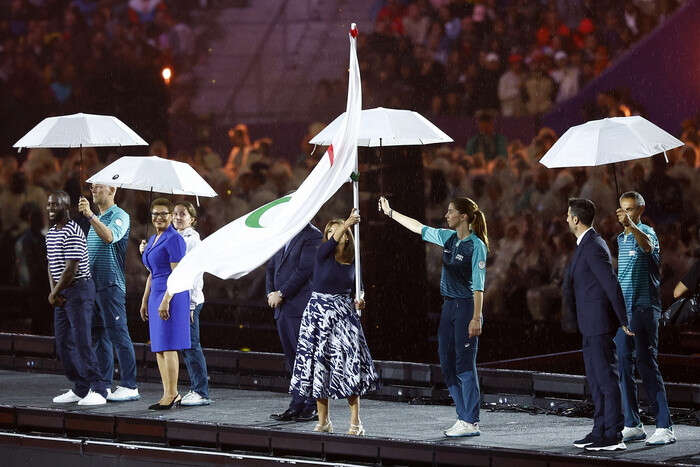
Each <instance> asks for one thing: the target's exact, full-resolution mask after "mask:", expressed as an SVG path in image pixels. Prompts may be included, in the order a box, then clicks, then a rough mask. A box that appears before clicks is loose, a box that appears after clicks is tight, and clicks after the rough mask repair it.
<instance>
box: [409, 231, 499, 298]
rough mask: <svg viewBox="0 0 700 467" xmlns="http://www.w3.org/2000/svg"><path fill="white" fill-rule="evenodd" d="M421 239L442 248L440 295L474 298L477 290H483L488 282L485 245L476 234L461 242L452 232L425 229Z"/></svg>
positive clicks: (455, 233) (454, 232)
mask: <svg viewBox="0 0 700 467" xmlns="http://www.w3.org/2000/svg"><path fill="white" fill-rule="evenodd" d="M421 237H422V238H423V240H425V241H426V242H430V243H434V244H436V245H440V246H441V247H443V250H442V274H441V276H440V294H441V295H442V296H443V297H449V298H473V297H474V291H475V290H480V291H483V290H484V282H485V281H486V253H487V251H486V244H485V243H484V242H483V241H482V240H481V239H480V238H479V237H478V236H477V235H476V234H474V233H473V232H472V233H471V234H469V235H468V236H466V237H464V238H463V239H462V240H459V239H458V238H457V232H456V231H455V230H451V229H436V228H433V227H427V226H424V227H423V229H422V230H421Z"/></svg>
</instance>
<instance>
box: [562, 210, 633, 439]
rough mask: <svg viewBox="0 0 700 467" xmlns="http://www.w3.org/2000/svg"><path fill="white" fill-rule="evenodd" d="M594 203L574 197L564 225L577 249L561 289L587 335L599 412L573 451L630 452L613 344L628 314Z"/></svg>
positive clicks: (588, 368)
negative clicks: (597, 228)
mask: <svg viewBox="0 0 700 467" xmlns="http://www.w3.org/2000/svg"><path fill="white" fill-rule="evenodd" d="M594 217H595V204H593V202H592V201H591V200H588V199H582V198H572V199H570V200H569V210H568V213H567V216H566V222H567V224H569V229H570V230H571V233H573V234H574V235H575V236H576V238H577V240H576V242H577V244H578V247H577V248H576V251H575V252H574V255H573V258H572V259H571V262H570V263H569V267H568V269H567V274H566V277H565V278H564V283H563V285H562V289H563V290H562V292H563V298H564V303H565V305H566V307H567V308H568V311H569V312H570V313H571V314H574V313H575V315H576V320H577V322H578V329H579V331H581V334H582V335H583V362H584V366H585V369H586V380H587V381H588V386H589V389H590V391H591V396H592V397H593V405H594V406H595V411H594V415H593V430H592V431H591V432H590V433H589V434H588V435H586V437H584V438H583V439H580V440H578V441H574V446H576V447H579V448H586V449H587V450H591V451H601V450H605V451H614V450H617V449H626V448H627V447H626V446H625V443H624V442H623V441H622V428H623V427H624V417H623V415H622V402H621V396H620V383H619V376H618V372H617V353H616V350H615V343H614V341H613V339H614V337H615V334H616V333H617V330H618V328H620V326H622V329H623V331H624V332H625V333H626V334H629V335H633V334H632V332H630V330H629V329H628V328H627V313H626V311H625V301H624V298H623V296H622V290H621V289H620V284H619V283H618V281H617V277H616V276H615V273H614V272H613V269H612V260H611V258H610V250H609V249H608V246H607V245H606V244H605V241H604V240H603V239H602V238H601V237H600V235H598V233H597V232H596V231H595V230H593V228H592V227H591V225H593V218H594Z"/></svg>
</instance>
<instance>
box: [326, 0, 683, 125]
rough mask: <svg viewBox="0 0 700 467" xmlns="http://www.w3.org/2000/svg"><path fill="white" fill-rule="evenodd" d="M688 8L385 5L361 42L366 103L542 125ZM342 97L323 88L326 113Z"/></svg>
mask: <svg viewBox="0 0 700 467" xmlns="http://www.w3.org/2000/svg"><path fill="white" fill-rule="evenodd" d="M682 3H683V2H682V0H539V1H535V0H475V1H467V0H377V2H376V8H375V11H376V23H375V27H374V31H373V32H372V33H371V34H360V36H359V39H358V41H359V43H358V48H359V50H360V57H361V60H360V68H361V71H362V77H363V101H364V104H365V106H366V107H368V108H371V107H378V106H384V107H393V108H411V109H414V110H417V111H419V112H421V113H423V114H424V115H425V116H427V117H428V118H430V117H436V116H441V115H450V116H452V115H471V114H473V113H474V112H475V111H476V110H479V109H493V110H498V111H499V112H500V113H501V114H502V115H504V116H524V115H539V114H542V113H544V112H546V111H547V110H548V109H549V108H550V107H551V106H552V104H553V103H556V102H562V101H565V100H567V99H569V98H570V97H572V96H574V95H575V94H576V93H577V92H578V91H579V89H581V88H582V86H584V85H585V84H586V83H587V82H589V81H590V80H592V79H593V78H595V77H596V76H598V75H600V74H601V73H602V72H603V71H604V70H605V69H606V68H607V67H608V66H609V65H610V63H612V62H613V61H614V60H615V59H616V58H617V57H619V56H620V55H621V54H622V53H624V52H625V51H626V50H627V49H628V48H629V47H630V45H632V44H633V43H635V42H636V41H638V40H639V39H640V38H642V37H643V36H644V35H646V34H648V33H649V32H650V31H651V30H652V29H653V28H654V27H655V26H656V25H657V24H659V23H661V22H663V21H664V19H665V18H666V17H668V15H669V14H671V13H672V12H673V11H674V10H675V9H676V8H677V7H678V6H679V4H682ZM340 88H342V85H341V84H340V81H336V82H333V81H328V80H322V81H321V82H320V83H319V85H318V88H317V94H318V95H317V99H316V101H315V102H316V105H319V106H322V107H324V106H326V105H331V104H333V103H335V100H337V99H339V97H338V94H339V93H338V92H337V91H338V89H340ZM340 95H341V96H342V95H343V94H342V93H340ZM335 107H338V106H337V105H336V106H335Z"/></svg>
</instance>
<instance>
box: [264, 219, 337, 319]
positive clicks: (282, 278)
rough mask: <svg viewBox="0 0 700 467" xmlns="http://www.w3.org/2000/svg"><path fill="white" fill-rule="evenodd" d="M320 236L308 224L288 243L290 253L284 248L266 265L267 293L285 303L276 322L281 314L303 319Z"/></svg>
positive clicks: (277, 314)
mask: <svg viewBox="0 0 700 467" xmlns="http://www.w3.org/2000/svg"><path fill="white" fill-rule="evenodd" d="M322 237H323V235H322V234H321V232H320V231H319V230H318V229H317V228H316V227H314V226H313V225H311V224H308V225H307V226H306V227H304V228H303V229H302V231H301V232H299V233H298V234H296V235H295V236H294V237H292V239H291V240H290V241H289V246H288V247H287V251H285V250H284V248H281V249H280V250H279V251H278V252H277V253H275V255H274V256H273V257H272V258H271V259H270V261H268V263H267V271H266V277H265V289H266V292H267V293H268V294H269V293H270V292H274V291H275V290H279V291H280V292H282V297H283V299H282V303H281V304H280V306H278V307H277V308H275V319H277V318H279V316H280V314H281V313H285V314H287V315H288V316H290V317H297V318H301V316H302V315H303V314H304V308H306V304H307V303H308V302H309V298H310V297H311V277H312V276H313V272H314V261H315V259H316V250H317V249H318V246H319V245H320V244H321V238H322Z"/></svg>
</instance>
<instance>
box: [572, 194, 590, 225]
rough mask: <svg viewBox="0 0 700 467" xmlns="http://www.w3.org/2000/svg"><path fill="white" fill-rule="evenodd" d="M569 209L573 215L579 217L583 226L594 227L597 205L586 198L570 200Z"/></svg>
mask: <svg viewBox="0 0 700 467" xmlns="http://www.w3.org/2000/svg"><path fill="white" fill-rule="evenodd" d="M569 209H570V210H571V215H572V216H576V217H578V220H579V221H581V223H582V224H583V225H586V226H588V227H590V226H592V225H593V219H595V203H594V202H593V201H591V200H590V199H586V198H569Z"/></svg>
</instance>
